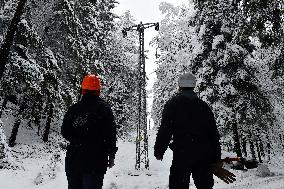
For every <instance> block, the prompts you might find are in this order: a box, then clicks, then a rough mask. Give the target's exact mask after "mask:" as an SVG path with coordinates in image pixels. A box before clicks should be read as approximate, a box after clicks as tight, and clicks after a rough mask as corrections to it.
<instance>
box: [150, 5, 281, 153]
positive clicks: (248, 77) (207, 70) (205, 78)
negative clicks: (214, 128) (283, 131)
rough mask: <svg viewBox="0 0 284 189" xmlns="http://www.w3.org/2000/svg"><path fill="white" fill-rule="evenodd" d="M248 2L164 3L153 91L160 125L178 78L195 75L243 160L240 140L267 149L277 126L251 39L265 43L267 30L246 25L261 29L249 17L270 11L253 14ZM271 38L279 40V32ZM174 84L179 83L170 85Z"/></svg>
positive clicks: (223, 132) (262, 10) (273, 21)
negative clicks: (167, 101) (187, 72)
mask: <svg viewBox="0 0 284 189" xmlns="http://www.w3.org/2000/svg"><path fill="white" fill-rule="evenodd" d="M254 2H258V1H254ZM258 3H259V4H261V3H260V1H259V2H258ZM248 4H250V3H247V2H246V1H227V0H219V1H193V2H192V1H189V6H188V7H187V8H186V7H183V8H181V7H174V6H172V5H170V4H166V3H163V4H161V9H162V11H163V12H164V13H165V19H164V20H163V21H162V23H161V32H160V35H159V36H158V37H157V38H158V46H159V47H160V49H161V57H160V59H159V60H158V65H159V67H158V69H157V71H156V72H157V78H158V80H157V82H156V84H155V87H154V90H155V98H154V105H153V114H154V120H155V123H156V124H158V123H159V119H160V112H161V107H162V106H163V104H164V103H165V101H166V100H167V99H168V98H169V97H170V96H171V95H172V94H173V93H174V92H175V91H176V86H177V85H176V81H177V78H178V76H179V75H180V74H181V73H183V72H186V71H191V72H193V73H194V74H195V75H196V76H197V78H198V82H197V88H196V90H197V92H198V94H199V95H200V97H201V98H202V99H204V100H205V101H207V102H208V103H209V104H210V105H211V106H212V108H213V110H214V112H215V117H216V119H217V123H218V124H219V126H220V131H221V132H222V134H223V135H225V134H230V135H233V136H234V137H233V138H234V141H235V151H236V152H237V154H238V155H239V156H242V152H241V142H240V140H241V139H242V141H244V142H245V144H243V147H245V146H246V141H247V142H249V143H250V144H252V145H253V144H254V143H256V144H257V145H258V146H256V147H257V148H259V149H260V148H261V146H262V148H263V146H264V145H266V144H268V143H269V141H268V138H269V136H270V135H271V134H270V132H271V131H275V130H274V129H275V128H276V127H277V126H276V125H277V124H279V123H277V122H275V111H274V109H275V108H274V107H273V105H272V103H271V96H270V95H269V94H268V93H267V91H265V90H264V89H263V87H262V86H263V82H264V83H265V82H266V83H267V81H264V80H260V79H259V74H262V73H261V70H260V69H256V68H257V66H258V64H255V63H256V61H255V57H254V55H255V52H256V48H257V47H256V44H255V41H253V40H257V39H259V41H262V40H264V38H265V37H263V36H264V35H263V32H264V31H263V30H260V29H257V27H253V28H254V29H251V28H249V27H248V26H254V25H257V24H255V23H252V22H256V19H251V17H250V16H248V14H250V15H253V16H256V15H258V17H259V18H260V17H261V15H264V14H267V13H268V10H267V9H268V8H267V6H265V5H263V6H261V5H259V6H258V7H259V8H262V9H257V10H255V9H253V10H250V9H249V8H248V6H251V5H248ZM192 5H194V8H193V7H192ZM267 5H268V4H267ZM278 5H279V4H278ZM278 5H276V4H275V3H274V5H273V6H268V7H269V10H270V11H271V12H273V10H274V9H275V10H276V9H278V7H279V6H278ZM247 8H248V9H247ZM253 11H254V12H253ZM276 12H278V11H276ZM264 17H265V18H267V20H268V21H269V19H270V22H271V23H272V25H273V26H272V27H274V28H276V29H277V28H278V29H277V31H279V30H280V28H279V27H278V24H279V23H282V21H281V19H280V20H279V19H278V20H276V21H275V20H272V19H271V18H272V17H273V16H271V14H270V16H267V15H265V16H264ZM273 18H274V17H273ZM259 20H260V19H259ZM181 23H182V24H181ZM265 28H266V29H267V27H265ZM266 36H267V35H266ZM270 36H276V37H278V38H275V40H276V39H279V35H276V33H274V34H270ZM264 41H265V40H264ZM264 41H263V42H260V43H261V44H265V45H263V47H264V46H267V44H266V43H264ZM271 44H276V41H275V42H274V43H271ZM274 47H275V46H274ZM258 73H259V74H258ZM172 80H173V81H175V82H173V83H171V84H169V82H168V81H172ZM165 81H166V82H165ZM263 141H265V143H263Z"/></svg>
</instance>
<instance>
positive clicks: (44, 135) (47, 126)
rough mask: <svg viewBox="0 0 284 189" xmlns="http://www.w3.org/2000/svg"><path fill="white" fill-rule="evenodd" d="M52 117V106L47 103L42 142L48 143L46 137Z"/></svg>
mask: <svg viewBox="0 0 284 189" xmlns="http://www.w3.org/2000/svg"><path fill="white" fill-rule="evenodd" d="M52 117H53V104H52V103H49V108H48V115H47V121H46V125H45V130H44V133H43V141H44V142H47V141H48V135H49V131H50V125H51V121H52Z"/></svg>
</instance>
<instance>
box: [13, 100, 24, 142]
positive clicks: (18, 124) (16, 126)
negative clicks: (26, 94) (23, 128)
mask: <svg viewBox="0 0 284 189" xmlns="http://www.w3.org/2000/svg"><path fill="white" fill-rule="evenodd" d="M24 109H25V103H23V104H22V105H21V106H20V109H19V112H18V114H17V119H16V121H15V123H14V126H13V129H12V133H11V136H10V138H9V146H10V147H13V146H15V142H16V139H17V134H18V130H19V127H20V124H21V122H22V115H21V114H22V112H23V111H24Z"/></svg>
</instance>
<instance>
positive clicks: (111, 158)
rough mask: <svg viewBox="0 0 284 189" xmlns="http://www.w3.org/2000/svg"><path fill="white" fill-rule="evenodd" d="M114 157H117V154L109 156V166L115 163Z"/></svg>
mask: <svg viewBox="0 0 284 189" xmlns="http://www.w3.org/2000/svg"><path fill="white" fill-rule="evenodd" d="M114 159H115V155H110V156H108V167H109V168H112V167H113V166H114V165H115V164H114Z"/></svg>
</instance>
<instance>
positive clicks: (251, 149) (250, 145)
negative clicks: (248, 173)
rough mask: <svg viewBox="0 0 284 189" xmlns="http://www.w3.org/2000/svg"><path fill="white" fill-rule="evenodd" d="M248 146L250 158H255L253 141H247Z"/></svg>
mask: <svg viewBox="0 0 284 189" xmlns="http://www.w3.org/2000/svg"><path fill="white" fill-rule="evenodd" d="M249 147H250V152H251V156H252V158H253V159H256V155H255V150H254V143H253V141H252V140H250V141H249Z"/></svg>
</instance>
